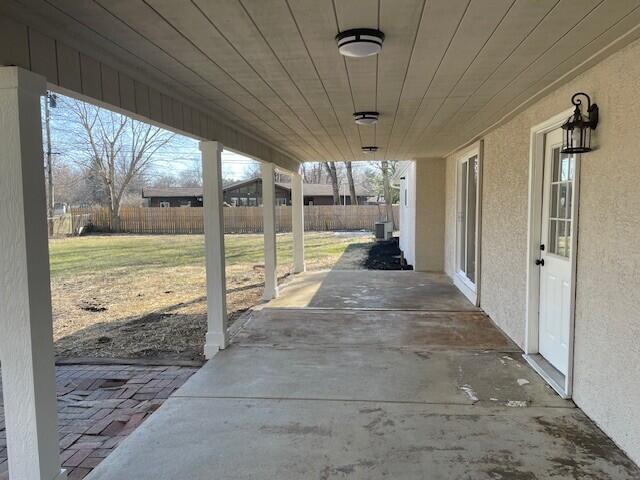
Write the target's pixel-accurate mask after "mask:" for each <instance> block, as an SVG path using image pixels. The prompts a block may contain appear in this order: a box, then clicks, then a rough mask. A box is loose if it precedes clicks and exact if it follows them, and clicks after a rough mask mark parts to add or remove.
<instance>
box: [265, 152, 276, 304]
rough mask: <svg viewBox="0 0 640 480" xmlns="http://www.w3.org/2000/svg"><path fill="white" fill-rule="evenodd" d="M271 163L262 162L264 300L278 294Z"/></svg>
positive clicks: (273, 189)
mask: <svg viewBox="0 0 640 480" xmlns="http://www.w3.org/2000/svg"><path fill="white" fill-rule="evenodd" d="M274 173H275V172H274V167H273V163H263V164H262V224H263V230H264V295H263V296H262V298H263V299H264V300H271V299H272V298H276V297H277V296H278V272H277V256H276V185H275V181H274Z"/></svg>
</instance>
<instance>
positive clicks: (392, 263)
mask: <svg viewBox="0 0 640 480" xmlns="http://www.w3.org/2000/svg"><path fill="white" fill-rule="evenodd" d="M401 255H402V252H401V251H400V240H399V239H398V237H394V238H393V239H392V240H389V241H385V242H376V243H374V244H373V245H372V246H371V248H370V249H369V254H368V255H367V258H366V259H365V261H364V266H365V267H366V268H367V269H368V270H413V267H411V266H407V265H404V266H403V265H402V260H401V258H402V257H401Z"/></svg>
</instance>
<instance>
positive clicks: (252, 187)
mask: <svg viewBox="0 0 640 480" xmlns="http://www.w3.org/2000/svg"><path fill="white" fill-rule="evenodd" d="M303 192H304V204H305V205H333V188H332V186H331V185H330V184H313V183H305V184H304V185H303ZM356 194H357V195H358V204H359V205H370V204H372V203H377V202H376V201H375V199H377V197H372V196H371V193H370V192H368V191H366V190H364V189H363V188H362V187H356ZM223 195H224V202H225V204H226V205H228V206H231V207H257V206H260V205H262V179H261V178H259V177H258V178H252V179H249V180H242V181H240V182H235V183H232V184H230V185H227V186H226V187H224V189H223ZM142 198H143V199H145V204H146V205H147V206H149V207H201V206H202V188H201V187H197V188H183V187H167V188H145V189H143V190H142ZM372 199H373V201H371V200H372ZM345 202H346V205H351V196H350V195H349V191H348V188H346V185H345V186H343V188H341V189H340V203H341V204H343V205H344V204H345ZM276 205H278V206H283V205H291V184H290V183H283V182H276Z"/></svg>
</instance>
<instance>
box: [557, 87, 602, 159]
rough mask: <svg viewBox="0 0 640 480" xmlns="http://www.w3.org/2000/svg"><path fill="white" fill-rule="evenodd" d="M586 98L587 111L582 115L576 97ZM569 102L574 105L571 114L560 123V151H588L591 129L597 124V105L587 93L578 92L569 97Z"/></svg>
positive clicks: (589, 148) (578, 100)
mask: <svg viewBox="0 0 640 480" xmlns="http://www.w3.org/2000/svg"><path fill="white" fill-rule="evenodd" d="M581 96H582V97H585V98H586V99H587V113H586V115H582V111H581V106H582V100H580V99H579V98H578V97H581ZM571 103H572V104H574V105H575V107H576V108H575V110H574V111H573V115H571V116H570V117H569V119H568V120H567V121H566V122H565V123H564V124H563V125H562V130H563V136H562V137H563V138H562V153H570V154H572V153H585V152H590V151H591V150H592V148H591V130H595V129H596V127H597V126H598V105H596V104H595V103H593V104H592V103H591V98H589V95H587V94H586V93H583V92H578V93H576V94H574V95H573V96H572V97H571Z"/></svg>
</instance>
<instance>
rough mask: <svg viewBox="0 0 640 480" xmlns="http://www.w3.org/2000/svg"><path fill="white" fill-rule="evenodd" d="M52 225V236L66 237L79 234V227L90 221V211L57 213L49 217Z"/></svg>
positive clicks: (81, 227) (83, 226)
mask: <svg viewBox="0 0 640 480" xmlns="http://www.w3.org/2000/svg"><path fill="white" fill-rule="evenodd" d="M48 221H49V222H51V224H52V226H53V237H66V236H73V235H79V234H80V232H81V229H83V228H85V227H86V226H87V225H88V224H89V223H90V222H91V214H90V213H82V214H71V213H66V214H64V215H57V216H55V217H52V218H49V219H48Z"/></svg>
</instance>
